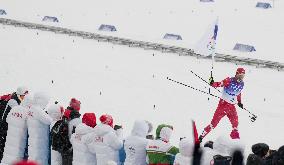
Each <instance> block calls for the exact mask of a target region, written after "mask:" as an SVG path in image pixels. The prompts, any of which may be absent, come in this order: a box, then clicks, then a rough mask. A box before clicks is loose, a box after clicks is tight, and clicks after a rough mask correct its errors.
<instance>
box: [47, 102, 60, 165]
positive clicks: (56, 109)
mask: <svg viewBox="0 0 284 165" xmlns="http://www.w3.org/2000/svg"><path fill="white" fill-rule="evenodd" d="M47 113H48V115H49V116H50V117H51V118H52V123H51V125H50V129H51V128H52V127H53V126H54V124H55V123H56V122H57V121H59V120H61V118H62V113H63V112H62V107H61V106H60V105H58V104H54V105H51V106H50V107H49V108H48V110H47ZM51 164H52V165H62V156H61V154H60V153H59V152H58V151H55V150H53V149H52V148H51Z"/></svg>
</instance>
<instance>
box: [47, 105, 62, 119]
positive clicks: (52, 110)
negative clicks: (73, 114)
mask: <svg viewBox="0 0 284 165" xmlns="http://www.w3.org/2000/svg"><path fill="white" fill-rule="evenodd" d="M47 113H48V115H49V116H50V117H51V118H52V119H53V120H54V121H58V120H60V119H61V117H62V115H63V113H64V108H63V107H62V106H60V105H58V104H53V105H51V106H50V107H49V108H48V109H47Z"/></svg>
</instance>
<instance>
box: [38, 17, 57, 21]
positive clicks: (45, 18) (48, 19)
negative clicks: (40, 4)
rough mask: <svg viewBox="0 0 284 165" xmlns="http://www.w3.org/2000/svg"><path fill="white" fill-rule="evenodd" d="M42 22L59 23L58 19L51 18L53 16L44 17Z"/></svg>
mask: <svg viewBox="0 0 284 165" xmlns="http://www.w3.org/2000/svg"><path fill="white" fill-rule="evenodd" d="M42 21H47V22H59V21H58V19H57V18H56V17H51V16H44V17H43V19H42Z"/></svg>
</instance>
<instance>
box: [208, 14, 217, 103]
mask: <svg viewBox="0 0 284 165" xmlns="http://www.w3.org/2000/svg"><path fill="white" fill-rule="evenodd" d="M218 20H219V18H218V17H217V19H216V22H215V24H214V35H213V38H212V41H211V42H213V43H212V48H211V50H212V51H211V58H212V61H211V62H212V63H211V71H210V78H211V77H213V70H214V61H215V59H214V56H215V51H216V50H215V49H216V40H217V34H218ZM210 93H211V92H210V88H209V94H210ZM208 100H209V97H208Z"/></svg>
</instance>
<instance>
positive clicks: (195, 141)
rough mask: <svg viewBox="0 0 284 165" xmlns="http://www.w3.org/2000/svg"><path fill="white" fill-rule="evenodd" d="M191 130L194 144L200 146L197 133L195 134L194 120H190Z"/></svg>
mask: <svg viewBox="0 0 284 165" xmlns="http://www.w3.org/2000/svg"><path fill="white" fill-rule="evenodd" d="M192 129H193V137H194V144H200V141H199V139H198V132H197V129H196V125H195V121H194V120H192Z"/></svg>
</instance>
